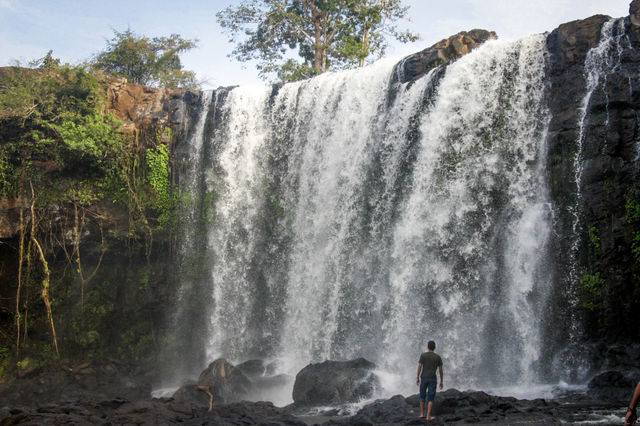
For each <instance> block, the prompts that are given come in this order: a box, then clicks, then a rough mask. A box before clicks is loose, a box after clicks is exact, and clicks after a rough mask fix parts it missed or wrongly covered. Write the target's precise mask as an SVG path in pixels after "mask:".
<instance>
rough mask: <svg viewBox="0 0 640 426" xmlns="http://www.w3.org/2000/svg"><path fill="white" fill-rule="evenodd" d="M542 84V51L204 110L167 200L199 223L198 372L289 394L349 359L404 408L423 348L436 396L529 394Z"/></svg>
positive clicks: (253, 94) (322, 82)
mask: <svg viewBox="0 0 640 426" xmlns="http://www.w3.org/2000/svg"><path fill="white" fill-rule="evenodd" d="M544 68H545V38H544V36H542V35H540V36H532V37H529V38H526V39H522V40H517V41H491V42H488V43H486V44H485V45H484V46H482V47H481V48H478V49H477V50H475V51H474V52H472V53H470V54H468V55H466V56H465V57H463V58H461V59H460V60H458V61H457V62H456V63H454V64H452V65H450V66H449V67H447V68H446V69H445V68H442V67H439V68H436V69H434V70H432V71H431V72H430V73H429V74H427V75H425V76H423V77H421V78H420V79H418V80H417V81H415V82H411V83H405V84H399V83H397V82H396V80H395V79H394V75H395V74H394V65H393V63H392V61H388V60H387V61H382V62H378V63H376V64H374V65H372V66H369V67H366V68H364V69H360V70H355V71H348V72H342V73H336V74H324V75H321V76H319V77H317V78H314V79H311V80H307V81H303V82H298V83H293V84H286V85H284V86H282V87H276V88H274V89H271V88H255V87H254V88H251V87H239V88H235V89H231V90H230V91H228V92H227V91H225V92H224V96H223V97H220V96H219V94H216V98H215V99H216V102H211V101H208V100H207V98H206V97H203V99H204V100H203V101H202V105H203V108H207V105H210V108H212V110H209V111H208V112H206V111H205V112H202V113H201V114H202V115H201V117H204V118H201V119H200V120H199V121H198V126H200V128H201V130H195V131H194V134H195V135H199V134H202V135H203V140H201V141H195V139H194V138H195V136H194V138H191V139H190V142H189V146H190V148H189V149H188V150H189V151H197V150H198V149H203V150H207V154H206V155H205V154H201V155H197V154H193V155H191V154H190V155H191V156H192V157H194V158H196V157H197V158H206V159H207V160H206V161H203V162H201V163H200V165H198V166H197V167H195V166H194V167H184V168H182V169H181V173H183V175H182V176H180V184H181V187H182V188H183V191H187V192H189V191H192V192H193V191H195V192H197V193H196V194H194V195H195V198H196V199H200V200H205V201H202V204H203V205H202V206H200V207H198V208H199V209H200V210H198V213H197V214H200V215H203V214H204V213H203V212H206V215H204V216H206V217H207V218H208V224H207V225H206V227H207V231H206V234H205V236H204V237H203V238H204V239H205V240H206V244H204V245H203V247H202V252H200V253H198V256H199V257H204V258H205V259H204V261H205V265H207V266H206V274H205V275H204V276H203V277H201V281H200V282H199V283H198V287H199V288H206V289H208V297H210V298H211V303H203V304H204V305H206V306H202V308H203V309H204V311H205V315H206V318H207V319H208V324H207V330H206V335H205V336H204V337H203V340H204V344H205V349H206V360H207V361H211V360H213V359H214V358H217V357H225V358H227V359H229V360H230V361H231V362H236V363H237V362H242V361H245V360H247V359H252V358H262V359H265V360H276V361H277V363H276V364H274V365H276V367H275V368H277V369H278V371H280V372H284V373H287V374H289V375H292V376H293V375H295V374H296V373H297V372H298V371H299V370H300V369H301V368H302V367H304V366H305V365H307V364H308V363H310V362H318V361H323V360H325V359H351V358H355V357H359V356H363V357H365V358H367V359H369V360H372V361H374V362H376V363H377V365H378V367H379V369H380V375H381V377H382V378H383V385H384V387H385V389H384V390H383V391H384V392H385V393H387V394H391V393H397V392H402V393H406V394H409V393H413V392H415V389H414V386H415V385H413V383H412V380H411V378H412V376H413V374H414V373H415V367H416V363H417V359H418V356H419V355H420V352H421V351H423V350H424V349H425V347H426V342H427V340H430V339H434V340H436V341H437V342H438V345H439V346H438V351H439V352H441V354H442V355H443V357H444V359H445V361H446V380H447V385H451V386H461V387H465V386H474V387H480V388H487V387H490V386H497V385H508V384H514V383H523V382H527V383H531V382H535V380H536V377H537V376H536V372H535V366H536V363H537V362H538V361H539V353H538V349H539V346H540V345H541V330H540V328H541V319H542V317H543V314H542V310H543V308H544V307H545V304H546V302H547V300H546V298H547V295H548V287H549V285H550V277H549V272H548V268H547V262H548V261H549V260H548V252H547V243H548V238H549V230H550V225H549V216H550V211H551V210H550V207H549V200H548V196H547V188H546V184H545V178H544V172H543V170H544V167H545V164H544V158H545V156H544V154H545V139H546V129H547V124H548V115H549V114H548V112H547V111H546V109H545V102H544V99H543V94H544V88H545V83H544V81H543V79H544ZM219 97H220V99H219V101H218V98H219ZM199 147H201V148H199ZM189 161H191V160H189ZM195 182H201V183H202V184H200V185H196V184H195ZM198 191H199V192H198ZM190 220H195V219H193V218H192V219H190ZM188 222H189V221H186V222H185V223H186V226H189V225H188ZM188 286H191V287H193V286H194V284H193V283H190V284H188ZM201 367H202V365H197V366H194V367H193V369H194V371H197V370H198V369H200V368H201ZM289 395H290V393H289Z"/></svg>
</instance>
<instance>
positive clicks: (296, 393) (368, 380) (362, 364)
mask: <svg viewBox="0 0 640 426" xmlns="http://www.w3.org/2000/svg"><path fill="white" fill-rule="evenodd" d="M374 368H375V364H374V363H372V362H370V361H367V360H366V359H364V358H358V359H354V360H351V361H324V362H321V363H318V364H309V365H307V366H306V367H305V368H303V369H302V370H301V371H300V372H299V373H298V374H297V375H296V379H295V383H294V385H293V401H294V402H295V403H296V404H299V405H312V406H320V405H340V404H346V403H351V402H358V401H361V400H363V399H366V398H371V396H372V395H373V393H374V391H375V390H376V389H377V388H378V387H379V386H380V381H379V379H378V377H377V376H376V375H375V374H374V372H373V370H374Z"/></svg>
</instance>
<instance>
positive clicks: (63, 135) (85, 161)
mask: <svg viewBox="0 0 640 426" xmlns="http://www.w3.org/2000/svg"><path fill="white" fill-rule="evenodd" d="M32 64H33V65H34V66H37V67H38V68H35V69H34V68H32V69H27V68H19V67H14V68H4V69H0V141H1V143H0V195H1V196H4V197H22V198H23V199H24V200H25V201H26V202H27V203H28V202H30V201H31V191H30V187H31V185H32V186H33V188H34V192H35V194H34V195H35V200H34V201H35V212H36V218H37V220H36V221H35V223H34V227H35V232H36V235H37V236H38V239H39V240H40V243H41V244H42V248H43V250H44V254H45V256H46V261H45V262H39V261H34V260H33V259H37V256H34V251H33V250H34V248H33V247H32V246H30V245H29V244H26V247H25V257H24V258H23V266H24V268H23V275H22V276H23V281H22V298H21V299H20V307H19V309H20V311H21V312H20V314H21V315H16V317H17V318H19V319H20V318H22V319H24V321H23V322H22V324H21V326H22V330H21V336H22V335H28V334H27V333H25V331H24V330H25V328H27V329H28V330H29V331H31V330H32V329H33V328H35V329H38V330H40V329H42V328H44V327H45V326H44V324H47V325H48V323H47V317H46V314H45V312H44V307H43V303H42V300H41V290H42V288H43V286H51V287H52V290H51V294H52V295H53V296H54V298H53V299H52V309H53V313H54V315H55V316H56V329H58V331H59V332H60V333H59V337H60V342H61V343H62V345H63V346H62V347H61V349H62V350H63V352H64V351H65V350H73V348H76V350H78V351H82V354H83V355H82V356H87V357H93V356H101V355H104V354H105V352H104V351H105V348H106V347H111V348H113V347H114V346H115V345H118V344H120V342H119V341H118V339H114V338H113V337H117V336H118V335H119V333H118V332H114V331H113V330H109V329H108V328H105V324H107V323H109V322H110V321H111V319H112V317H113V315H114V313H115V311H116V307H115V306H116V305H117V303H118V301H117V299H116V297H115V294H116V293H114V288H116V284H115V283H114V282H112V281H110V279H108V278H105V276H103V275H101V269H100V261H98V258H100V259H102V257H101V253H100V250H102V249H104V250H107V247H110V246H111V243H112V240H110V238H111V239H115V238H121V239H122V235H123V233H122V231H121V229H113V225H112V223H113V222H112V221H111V220H112V219H113V218H114V217H109V216H108V215H109V213H110V212H111V211H114V210H107V216H105V215H104V213H103V212H104V210H103V208H104V207H105V206H106V208H107V209H112V208H113V206H112V205H111V203H115V204H116V205H117V206H119V207H120V209H117V210H115V211H114V212H115V214H116V215H118V212H120V214H121V216H119V217H120V218H121V219H118V217H116V220H120V221H122V220H124V221H125V222H124V225H125V226H126V220H127V218H128V219H129V230H128V231H129V232H128V234H127V235H128V238H125V239H123V240H124V241H122V240H121V241H119V242H116V244H120V247H126V248H128V249H129V250H130V252H129V255H131V253H141V252H142V249H144V250H145V254H146V255H147V261H148V259H149V255H150V250H151V242H152V240H153V235H154V233H155V232H157V231H158V230H160V229H162V228H163V227H165V226H167V225H168V224H170V223H172V221H173V220H174V219H173V218H174V216H175V214H174V210H175V209H174V207H173V206H174V204H175V203H174V201H173V197H174V195H173V188H172V186H171V184H170V179H169V176H170V170H169V164H170V163H169V158H170V150H169V148H168V142H169V141H170V139H171V136H172V135H171V131H170V129H168V128H164V127H163V128H161V129H159V130H158V129H153V128H152V129H143V130H139V131H138V132H137V133H133V134H130V133H122V132H121V126H122V123H121V122H119V121H118V120H117V119H116V117H115V116H113V115H112V114H110V113H107V112H106V104H107V90H106V82H105V80H104V76H103V74H101V73H97V72H94V71H91V70H86V69H84V68H82V67H74V66H69V65H60V61H59V60H57V59H54V58H53V57H52V55H51V52H49V53H48V54H47V56H46V57H45V58H42V59H39V60H37V61H34V62H33V63H32ZM163 78H164V77H163ZM167 78H169V77H167ZM98 206H99V207H98ZM74 212H78V216H75V217H74ZM53 217H55V218H56V219H55V220H51V219H52V218H53ZM122 218H124V219H122ZM76 220H77V221H78V222H79V226H80V227H82V226H83V225H84V224H85V221H86V226H85V227H84V228H83V229H81V230H80V231H79V235H81V236H83V237H84V236H85V235H89V236H90V238H94V239H96V238H97V241H95V240H94V241H92V243H93V242H95V243H96V244H93V245H92V244H89V246H88V247H91V249H90V250H89V249H86V248H85V247H87V246H85V245H84V243H83V244H79V245H78V250H79V251H81V252H82V256H81V259H82V263H83V267H84V275H83V274H82V271H81V268H80V260H79V259H80V256H79V255H78V256H76V254H77V253H76V252H75V250H76V246H75V245H74V244H72V243H71V242H70V238H74V234H73V232H71V231H72V229H73V227H74V226H77V225H75V224H74V222H75V221H76ZM103 228H104V229H103ZM167 228H168V226H167ZM169 230H170V229H169ZM103 231H106V232H104V234H103ZM125 234H126V232H125ZM101 236H103V237H104V238H103V240H102V242H100V238H101ZM28 240H29V238H28V236H27V241H28ZM16 250H17V249H16ZM107 256H108V255H107ZM123 256H124V257H126V255H123ZM43 264H44V265H47V266H48V267H49V268H51V276H50V280H47V281H46V282H45V281H43V280H44V273H43V268H44V266H43ZM94 268H96V271H98V275H97V277H96V278H95V279H93V278H91V279H89V278H87V277H93V275H92V273H93V272H94ZM102 268H104V266H103V267H102ZM116 269H117V268H116ZM157 280H158V275H157V274H155V273H153V274H152V273H149V272H148V271H147V272H146V273H145V272H144V268H141V272H140V273H139V274H138V275H136V276H135V277H133V278H129V277H127V278H126V279H123V280H122V281H123V282H126V285H127V286H129V285H131V286H132V287H131V288H134V289H136V290H135V292H137V293H135V292H134V296H133V297H141V296H140V294H146V293H147V292H148V291H149V288H150V287H152V286H153V285H154V283H155V282H156V281H157ZM89 281H91V282H89ZM79 282H82V286H83V287H82V289H83V290H82V291H83V293H82V294H83V296H82V299H81V296H80V287H81V286H80V285H77V284H78V283H79ZM117 285H120V283H118V284H117ZM123 285H125V284H123ZM142 287H144V288H142ZM81 300H82V302H81ZM27 311H28V316H27V315H25V313H26V312H27ZM27 317H28V319H27ZM58 319H60V322H58ZM138 319H139V318H137V317H136V318H135V320H136V321H138ZM144 320H145V321H146V320H147V317H146V316H145V318H144ZM6 324H9V326H7V327H6V331H7V332H6V333H3V335H2V336H0V337H1V339H0V348H2V349H3V350H2V351H0V375H1V374H2V373H3V372H5V371H6V367H7V366H10V367H11V368H16V362H15V361H16V359H13V358H11V357H13V356H16V357H17V355H16V353H17V352H16V351H15V350H14V349H16V348H14V347H13V346H15V342H16V340H17V339H16V328H13V326H14V325H15V318H12V322H11V323H9V322H3V323H2V326H3V327H4V326H5V325H6ZM151 327H153V325H152V324H151V325H150V324H149V323H148V322H147V323H145V324H143V325H142V326H139V329H137V330H136V331H135V333H134V334H132V335H131V336H129V337H128V338H129V340H128V341H127V342H126V345H125V346H127V347H128V349H127V350H126V351H125V354H131V353H134V354H136V356H137V357H143V356H148V354H149V351H150V350H151V349H152V345H151V344H150V343H149V340H148V339H147V338H145V337H144V336H148V335H150V333H151V332H150V328H151ZM33 335H34V336H35V335H37V333H33ZM137 338H140V339H142V340H141V342H138V341H134V340H135V339H137ZM64 345H67V349H65V346H64ZM4 348H9V349H8V350H9V351H10V352H9V353H10V356H7V355H6V354H5V352H6V351H5V350H4ZM19 351H20V356H21V357H20V358H17V359H18V360H23V361H24V360H27V361H25V362H29V361H28V360H29V359H30V360H32V361H33V362H37V363H38V364H39V365H43V364H46V363H48V362H52V361H53V360H54V359H55V358H56V354H55V351H54V349H53V347H52V346H51V345H50V344H49V342H48V340H47V342H46V343H45V341H44V340H36V338H34V339H33V340H26V341H21V342H20V348H19ZM7 360H10V361H7ZM23 364H24V363H23ZM21 365H22V364H21ZM22 367H25V368H26V364H25V365H24V366H22Z"/></svg>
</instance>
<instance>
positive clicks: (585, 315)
mask: <svg viewBox="0 0 640 426" xmlns="http://www.w3.org/2000/svg"><path fill="white" fill-rule="evenodd" d="M609 20H610V18H609V17H606V16H601V15H597V16H593V17H591V18H588V19H585V20H582V21H574V22H570V23H567V24H563V25H561V26H560V27H558V28H557V29H556V30H554V31H553V32H552V33H550V34H549V36H548V38H547V47H548V51H549V63H548V75H547V79H548V103H549V108H550V112H551V115H552V118H551V122H550V128H549V138H548V172H549V182H550V188H551V195H552V199H553V201H554V204H555V209H554V211H555V213H556V217H555V222H554V230H555V232H554V233H555V235H556V238H555V241H554V247H553V250H554V253H553V258H554V259H556V260H557V261H556V264H555V281H556V286H555V289H556V294H555V301H556V303H557V306H576V305H580V306H577V307H578V309H577V313H578V315H579V316H582V318H581V321H583V322H584V324H585V326H584V330H585V337H587V338H588V339H593V338H604V339H605V340H607V341H626V340H634V339H637V338H638V336H640V333H639V331H638V328H637V327H630V325H631V324H632V323H633V320H634V316H637V314H636V315H634V312H633V310H634V308H635V309H637V307H638V302H639V294H638V293H639V292H638V288H637V287H638V285H637V280H638V277H637V276H635V275H634V258H633V256H632V253H631V247H632V239H633V232H634V231H633V229H632V224H631V223H630V222H629V219H628V218H627V217H626V215H627V211H626V205H627V203H628V200H629V199H630V197H633V190H634V188H636V189H637V188H638V186H639V181H638V152H637V149H638V148H637V146H638V142H637V141H638V128H639V125H640V122H639V117H640V115H639V114H640V97H639V96H638V93H639V92H638V91H639V90H640V79H639V78H638V72H637V70H638V67H639V66H640V29H639V28H638V27H636V26H635V25H633V24H632V23H631V19H630V18H622V19H619V20H617V21H616V22H615V23H614V24H613V26H612V27H611V28H612V29H611V32H610V34H609V36H610V37H613V39H614V40H613V47H614V49H615V50H616V51H615V52H613V54H608V55H609V56H607V61H608V62H607V63H604V64H601V65H600V66H601V68H602V71H604V72H603V73H602V74H601V75H600V78H599V79H598V80H597V85H595V86H593V85H592V86H589V85H588V82H587V78H588V75H587V74H588V71H589V66H587V68H585V61H592V62H594V61H593V59H594V58H593V57H592V58H590V59H588V53H589V50H590V49H592V48H595V47H596V46H598V43H599V42H600V41H601V40H602V39H603V37H604V36H603V35H602V29H603V26H604V25H605V23H606V22H607V21H609ZM592 56H593V54H592ZM605 56H606V55H605ZM595 59H598V58H595ZM597 65H598V64H594V63H592V64H591V67H592V69H591V71H592V76H593V75H596V74H597ZM594 67H595V68H594ZM594 69H595V71H594ZM590 90H592V91H591V96H590V97H588V96H587V95H588V93H589V92H590ZM585 102H586V109H585V110H584V112H583V110H582V108H583V106H584V103H585ZM576 156H578V158H579V160H580V161H579V163H580V165H579V166H578V167H577V169H578V170H576V163H575V159H576ZM580 168H581V170H580ZM576 177H578V181H579V182H580V188H579V191H578V188H577V185H576ZM575 249H577V251H576V250H575ZM572 253H576V259H575V260H576V263H574V262H573V261H574V259H573V256H572V255H571V254H572ZM572 264H574V265H576V266H572ZM576 300H579V302H578V303H576ZM561 311H562V310H559V312H558V313H557V314H556V315H552V317H554V318H556V320H558V319H562V318H564V319H565V320H567V319H568V318H567V317H566V315H576V312H575V311H574V312H573V313H569V312H567V311H566V309H565V314H566V315H563V314H562V313H561ZM550 329H551V330H553V328H552V327H550ZM554 332H555V331H553V332H550V334H552V333H554ZM549 337H550V338H552V339H559V340H563V339H566V338H567V336H560V335H555V336H549Z"/></svg>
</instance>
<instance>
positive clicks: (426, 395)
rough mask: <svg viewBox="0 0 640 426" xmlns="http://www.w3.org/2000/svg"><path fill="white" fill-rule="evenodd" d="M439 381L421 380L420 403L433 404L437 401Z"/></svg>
mask: <svg viewBox="0 0 640 426" xmlns="http://www.w3.org/2000/svg"><path fill="white" fill-rule="evenodd" d="M437 386H438V381H437V380H436V379H420V402H425V399H426V400H427V401H428V402H432V401H433V400H434V399H436V387H437Z"/></svg>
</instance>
